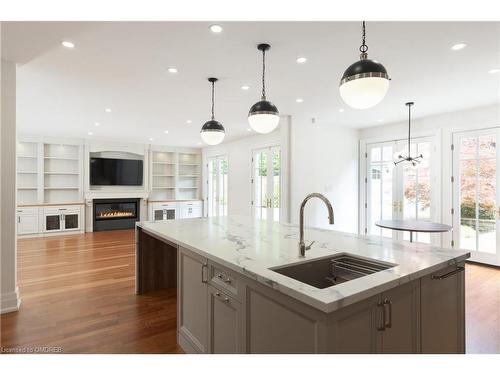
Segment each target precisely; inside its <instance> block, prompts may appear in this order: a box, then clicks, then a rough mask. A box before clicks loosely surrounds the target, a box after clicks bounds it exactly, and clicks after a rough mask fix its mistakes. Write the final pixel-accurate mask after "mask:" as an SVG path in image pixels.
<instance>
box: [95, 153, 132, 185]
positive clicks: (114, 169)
mask: <svg viewBox="0 0 500 375" xmlns="http://www.w3.org/2000/svg"><path fill="white" fill-rule="evenodd" d="M90 185H127V186H140V185H142V160H129V159H108V158H92V157H91V158H90Z"/></svg>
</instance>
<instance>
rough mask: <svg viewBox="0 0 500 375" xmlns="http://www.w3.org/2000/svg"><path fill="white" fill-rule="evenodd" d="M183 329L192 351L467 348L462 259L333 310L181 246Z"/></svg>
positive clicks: (453, 350) (445, 350)
mask: <svg viewBox="0 0 500 375" xmlns="http://www.w3.org/2000/svg"><path fill="white" fill-rule="evenodd" d="M178 267H179V269H178V288H179V289H178V296H179V300H178V301H179V302H178V309H179V310H178V313H179V319H178V337H179V344H180V345H181V347H182V348H183V349H184V350H185V351H186V352H189V353H287V354H291V353H421V352H424V353H463V352H464V350H465V340H464V321H465V318H464V314H463V313H464V282H463V280H464V279H463V272H461V271H460V270H461V268H460V267H461V266H459V267H458V268H457V266H456V265H454V266H452V267H449V268H444V269H441V270H439V271H438V272H435V273H434V274H432V275H429V276H426V277H423V278H421V279H417V280H413V281H410V282H408V283H405V284H402V285H400V286H396V287H394V288H393V289H390V290H388V291H385V292H383V293H380V294H377V295H375V296H372V297H369V298H367V299H364V300H361V301H360V302H357V303H354V304H352V305H349V306H347V307H344V308H341V309H339V310H337V311H334V312H332V313H330V314H326V313H323V312H322V311H320V310H317V309H315V308H313V307H311V306H309V305H306V304H304V303H302V302H300V301H297V300H296V299H294V298H291V297H289V296H286V295H284V294H282V293H281V292H279V291H276V290H274V289H272V288H270V287H267V286H265V285H262V284H261V283H258V282H256V281H255V280H251V279H248V278H247V277H245V276H243V275H241V274H239V273H237V272H234V271H232V270H228V269H227V268H225V267H223V266H221V265H218V264H216V263H213V262H211V261H207V259H206V258H204V257H201V256H199V255H197V254H195V253H193V252H191V251H189V250H186V249H183V248H180V249H179V259H178Z"/></svg>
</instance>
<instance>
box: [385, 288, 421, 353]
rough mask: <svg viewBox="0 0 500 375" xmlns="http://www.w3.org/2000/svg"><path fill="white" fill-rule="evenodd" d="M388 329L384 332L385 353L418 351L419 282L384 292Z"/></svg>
mask: <svg viewBox="0 0 500 375" xmlns="http://www.w3.org/2000/svg"><path fill="white" fill-rule="evenodd" d="M382 301H384V302H385V305H384V308H385V321H386V329H385V330H384V331H383V334H382V352H383V353H418V352H419V351H420V350H419V341H420V340H419V336H420V335H419V332H420V324H419V315H420V314H419V310H420V306H419V301H420V294H419V282H418V281H414V282H410V283H406V284H403V285H401V286H399V287H397V288H394V289H391V290H389V291H387V292H384V293H383V294H382Z"/></svg>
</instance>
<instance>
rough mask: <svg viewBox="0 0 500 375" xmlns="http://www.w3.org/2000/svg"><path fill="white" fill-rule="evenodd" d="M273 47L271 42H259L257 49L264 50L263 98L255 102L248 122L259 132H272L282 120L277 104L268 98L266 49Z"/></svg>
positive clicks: (249, 113)
mask: <svg viewBox="0 0 500 375" xmlns="http://www.w3.org/2000/svg"><path fill="white" fill-rule="evenodd" d="M270 48H271V46H270V45H269V44H265V43H262V44H259V45H258V46H257V49H258V50H259V51H262V98H261V101H260V102H257V103H255V104H254V105H253V106H252V107H251V108H250V111H249V112H248V123H249V124H250V127H251V128H252V129H253V130H255V131H256V132H257V133H261V134H266V133H270V132H272V131H273V130H274V129H276V127H277V126H278V123H279V121H280V117H279V111H278V108H276V106H275V105H274V104H273V103H271V102H270V101H268V100H266V51H268V50H269V49H270Z"/></svg>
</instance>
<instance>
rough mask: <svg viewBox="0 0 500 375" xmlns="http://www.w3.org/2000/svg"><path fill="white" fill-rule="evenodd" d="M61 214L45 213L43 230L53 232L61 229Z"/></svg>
mask: <svg viewBox="0 0 500 375" xmlns="http://www.w3.org/2000/svg"><path fill="white" fill-rule="evenodd" d="M61 229H62V227H61V215H60V214H56V215H45V231H46V232H54V231H58V230H61Z"/></svg>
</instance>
